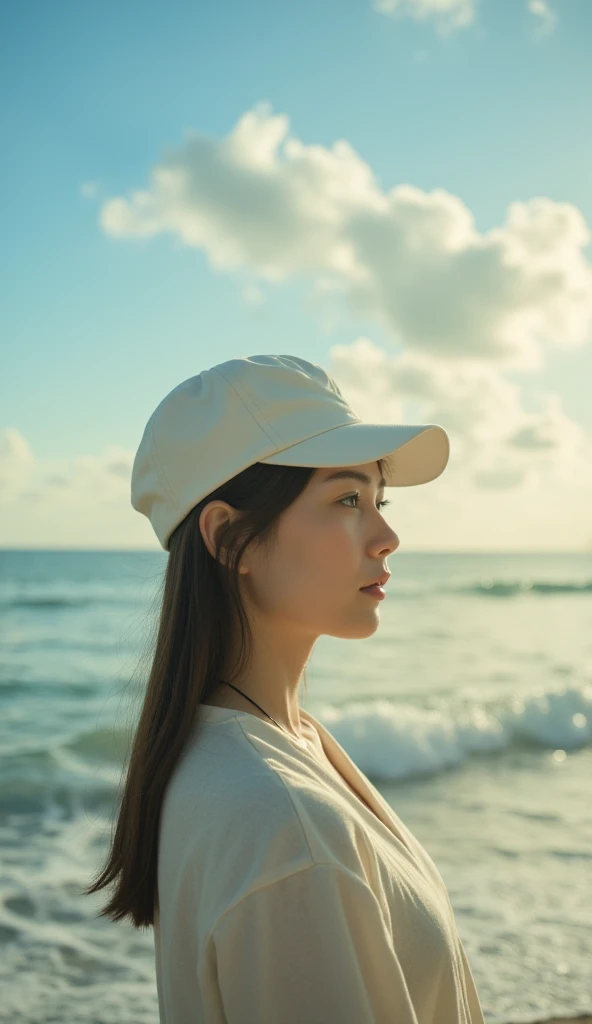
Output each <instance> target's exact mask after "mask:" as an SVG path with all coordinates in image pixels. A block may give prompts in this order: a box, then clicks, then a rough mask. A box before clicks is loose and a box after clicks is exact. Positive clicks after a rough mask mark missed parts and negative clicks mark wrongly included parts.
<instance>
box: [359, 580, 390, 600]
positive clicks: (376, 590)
mask: <svg viewBox="0 0 592 1024" xmlns="http://www.w3.org/2000/svg"><path fill="white" fill-rule="evenodd" d="M360 593H361V594H370V597H377V598H378V599H379V600H380V601H382V599H383V597H386V593H385V591H384V590H383V589H382V587H379V586H378V584H377V583H374V584H373V585H372V586H371V587H360Z"/></svg>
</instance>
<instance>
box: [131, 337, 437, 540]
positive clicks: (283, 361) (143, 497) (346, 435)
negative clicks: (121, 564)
mask: <svg viewBox="0 0 592 1024" xmlns="http://www.w3.org/2000/svg"><path fill="white" fill-rule="evenodd" d="M449 454H450V442H449V439H448V434H447V433H446V431H445V430H444V428H443V427H440V426H438V425H437V424H436V423H420V424H417V423H414V424H399V423H393V424H391V423H386V424H385V423H363V422H362V420H361V419H360V417H359V416H357V415H356V413H355V412H354V411H353V409H352V408H351V406H350V405H348V403H347V402H346V401H345V399H344V398H343V396H342V394H341V392H340V390H339V388H338V387H337V384H336V383H335V381H334V380H333V379H332V378H331V377H330V376H329V375H328V374H327V373H326V372H325V371H324V370H323V369H322V367H321V366H318V365H317V364H316V363H310V362H308V361H307V360H306V359H301V358H300V357H299V356H289V355H287V356H285V355H282V356H278V355H257V356H245V357H244V358H240V359H229V360H228V361H227V362H225V363H219V364H218V365H217V366H212V367H210V368H209V369H207V370H202V372H201V373H198V374H197V375H196V376H195V377H189V378H188V379H187V380H184V381H183V382H182V383H181V384H178V385H177V387H175V388H173V390H172V391H170V392H169V393H168V395H166V397H165V398H163V400H162V401H161V402H160V403H159V405H157V407H156V409H155V410H154V412H153V413H152V415H151V417H150V419H149V420H148V423H147V424H146V427H145V429H144V433H143V435H142V440H141V441H140V445H139V447H138V450H137V452H136V456H135V458H134V464H133V468H132V478H131V503H132V505H133V507H134V508H135V509H137V511H138V512H141V513H142V514H143V515H145V516H147V517H148V519H149V520H150V522H151V524H152V527H153V529H154V532H155V533H156V536H157V537H158V540H159V541H160V544H161V546H162V547H163V548H164V550H165V551H168V550H169V548H168V542H169V538H170V536H171V533H172V532H173V530H174V529H175V527H176V526H178V524H179V523H180V522H181V521H182V520H183V519H184V518H185V516H186V515H187V514H188V513H189V512H190V511H191V509H192V508H194V507H195V505H197V504H198V502H200V501H201V500H202V498H205V497H206V496H207V495H208V494H210V493H211V492H212V491H214V490H215V489H216V488H217V487H219V486H220V485H221V484H223V483H225V482H226V481H227V480H230V479H231V478H232V477H233V476H236V475H237V474H238V473H240V472H242V470H244V469H246V468H247V467H248V466H251V465H253V464H254V463H256V462H264V463H268V464H270V465H272V466H310V467H315V468H316V467H328V466H351V465H355V464H357V463H364V462H373V461H376V460H378V459H385V465H384V477H385V480H386V486H387V487H409V486H411V485H413V484H425V483H429V481H430V480H435V478H436V477H438V476H440V474H441V473H442V472H443V470H444V469H445V467H446V464H447V462H448V457H449Z"/></svg>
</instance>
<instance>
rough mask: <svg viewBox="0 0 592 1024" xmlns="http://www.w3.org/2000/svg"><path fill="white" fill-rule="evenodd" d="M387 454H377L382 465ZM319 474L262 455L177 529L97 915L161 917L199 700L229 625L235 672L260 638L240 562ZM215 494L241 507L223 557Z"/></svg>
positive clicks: (269, 535)
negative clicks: (161, 835)
mask: <svg viewBox="0 0 592 1024" xmlns="http://www.w3.org/2000/svg"><path fill="white" fill-rule="evenodd" d="M381 461H382V460H377V462H378V466H379V468H380V469H381V471H382V465H381ZM314 472H315V469H314V468H310V467H307V466H272V465H269V464H264V463H261V462H257V463H255V464H254V465H252V466H249V467H248V468H247V469H245V470H243V472H242V473H239V474H238V475H237V476H235V477H233V478H232V479H231V480H229V481H227V482H226V483H224V484H222V485H221V486H220V487H218V488H217V489H216V490H215V491H212V492H211V493H210V494H208V495H207V496H206V497H205V498H203V499H202V500H201V501H200V502H199V504H198V505H195V506H194V508H193V509H191V511H190V512H189V513H188V514H187V515H186V516H185V518H184V519H183V521H182V522H181V523H179V525H178V526H177V527H176V528H175V530H174V531H173V533H172V534H171V537H170V541H169V557H168V560H167V565H166V569H165V571H164V573H163V579H162V582H161V587H160V592H159V595H158V597H159V599H160V613H159V616H158V624H157V628H156V631H155V636H156V639H155V641H154V649H153V652H151V654H150V657H151V667H150V673H149V676H148V681H147V684H146V692H145V696H144V701H143V704H142V709H141V711H140V716H139V720H138V724H137V727H136V730H135V735H134V737H133V742H132V743H131V749H130V752H129V754H128V756H127V758H126V759H125V760H126V762H127V765H126V764H125V763H124V767H123V771H122V782H121V783H120V806H119V812H118V816H117V822H116V826H115V830H114V835H113V836H112V839H111V847H110V851H109V854H108V858H107V861H106V863H105V866H104V867H103V869H102V870H101V871H100V873H99V874H98V875H97V876H96V878H95V879H94V881H93V882H92V884H91V885H89V886H88V887H86V888H85V889H83V890H82V894H83V895H90V894H91V893H94V892H98V891H99V890H100V889H103V888H105V887H106V886H107V885H110V884H111V883H114V891H113V895H112V896H111V898H110V900H109V902H108V903H107V904H106V905H105V906H104V907H103V908H102V909H101V910H100V912H99V915H98V916H103V917H109V918H111V919H112V920H113V921H120V920H122V919H123V918H126V917H127V918H130V920H131V922H132V923H133V925H134V926H135V927H136V928H142V927H148V926H150V925H153V924H154V915H155V912H156V911H157V910H158V891H157V853H158V832H159V823H160V814H161V808H162V803H163V799H164V794H165V790H166V787H167V784H168V782H169V779H170V778H171V775H172V773H173V770H174V768H175V766H176V764H177V762H178V760H179V758H180V756H181V753H182V752H183V749H184V747H185V744H186V742H187V739H188V736H189V733H190V731H191V729H192V728H193V726H194V723H195V721H196V718H197V716H198V712H199V705H200V703H202V702H205V701H207V698H208V696H209V695H210V693H211V692H212V691H213V690H215V689H216V688H217V686H218V685H219V681H220V675H221V672H222V666H223V664H224V661H225V653H226V651H227V649H228V638H229V628H233V627H234V625H235V624H238V628H239V638H240V655H239V664H238V667H237V670H236V674H235V676H236V677H238V676H239V675H240V674H241V673H242V672H243V671H244V670H245V668H247V666H248V665H249V664H250V660H251V656H252V649H253V638H252V633H251V629H250V626H249V621H248V617H247V614H246V612H245V608H244V606H243V603H242V599H241V594H240V590H239V573H238V567H239V565H240V560H241V558H242V555H243V553H244V551H245V549H246V547H247V546H248V545H249V544H250V543H251V542H252V541H254V542H256V544H257V545H261V546H266V547H267V546H269V545H272V544H273V543H274V541H275V540H276V537H277V528H278V525H279V518H280V516H281V514H282V512H284V511H285V509H287V508H288V507H289V506H290V505H291V504H292V503H293V502H294V501H295V500H296V498H297V497H298V496H299V495H300V494H301V493H302V491H303V490H304V489H305V487H306V486H307V484H308V482H309V480H310V478H311V477H312V475H313V474H314ZM215 499H216V500H221V501H225V502H228V504H229V505H230V506H232V508H234V509H236V510H237V511H238V512H239V513H241V514H240V515H239V516H236V517H235V519H234V521H233V522H231V521H226V522H225V523H224V524H223V525H222V526H220V527H219V529H218V531H217V533H216V539H215V545H216V557H215V558H214V557H212V556H211V555H210V553H209V551H208V549H207V547H206V545H205V543H204V540H203V537H202V534H201V530H200V528H199V517H200V514H201V512H202V509H203V508H204V507H205V506H206V505H207V504H208V502H210V501H214V500H215ZM222 551H224V558H222V559H221V558H220V557H219V556H220V554H221V553H222ZM235 676H233V678H234V677H235ZM226 681H228V680H226ZM304 681H305V682H306V674H305V673H304Z"/></svg>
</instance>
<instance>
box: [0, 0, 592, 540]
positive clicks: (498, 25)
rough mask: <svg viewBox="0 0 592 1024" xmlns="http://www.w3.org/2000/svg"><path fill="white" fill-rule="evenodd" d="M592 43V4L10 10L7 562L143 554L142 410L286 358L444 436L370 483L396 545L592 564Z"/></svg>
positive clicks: (0, 508)
mask: <svg viewBox="0 0 592 1024" xmlns="http://www.w3.org/2000/svg"><path fill="white" fill-rule="evenodd" d="M591 33H592V5H590V3H589V2H588V0H570V2H569V3H568V2H567V0H555V2H554V3H553V2H550V3H544V2H543V0H480V2H478V0H475V2H474V3H473V2H472V0H380V2H378V0H376V2H374V4H373V3H372V2H371V0H355V2H354V0H347V2H346V3H344V2H340V3H336V2H328V3H323V4H318V3H314V4H313V3H310V2H305V3H299V4H292V5H288V4H277V3H268V2H266V3H261V2H250V3H248V4H244V3H240V4H239V3H237V2H233V3H230V4H225V5H218V6H217V5H205V4H189V3H167V4H166V5H165V4H164V3H154V2H142V3H139V2H136V0H126V3H125V4H116V3H113V2H107V3H103V4H101V5H92V4H80V3H66V2H56V3H54V4H52V5H46V4H41V3H30V2H26V0H25V2H22V3H20V4H19V5H12V6H11V9H10V10H9V9H8V8H6V7H5V8H4V12H3V14H2V31H1V32H0V39H1V42H0V49H1V56H2V62H1V66H2V71H1V72H0V73H1V75H2V86H3V88H2V96H3V100H2V115H3V122H4V124H3V128H4V131H3V136H4V139H5V142H6V143H7V144H6V148H5V152H4V156H3V161H2V170H1V174H2V177H3V180H4V188H3V193H4V197H5V203H4V211H3V212H4V216H3V221H4V224H5V235H6V236H7V237H6V239H5V245H4V248H3V256H2V276H3V280H4V282H5V283H6V284H7V286H8V287H7V299H5V301H4V303H3V312H2V314H1V316H2V320H1V324H2V348H3V354H4V358H3V360H2V365H3V373H2V380H1V382H0V546H7V547H100V548H108V547H123V548H138V547H143V548H153V547H157V544H158V542H157V541H156V538H155V537H154V535H153V533H152V531H151V528H150V525H149V524H148V523H147V521H146V520H145V519H144V517H141V516H139V515H138V513H137V512H135V511H134V510H133V509H132V508H131V506H130V503H129V472H130V470H131V462H132V460H133V455H134V453H135V449H136V447H137V445H138V443H139V440H140V437H141V434H142V431H143V428H144V425H145V422H146V420H147V418H148V416H149V415H150V413H151V412H152V410H153V409H154V407H155V406H156V404H158V402H159V401H160V400H161V398H162V397H164V395H165V394H166V393H167V392H168V391H169V390H170V389H171V388H173V387H174V386H175V385H176V384H177V383H179V382H180V381H181V380H183V379H185V378H187V377H189V376H192V375H194V374H196V373H199V372H200V370H201V369H203V368H205V367H206V366H210V365H213V364H214V363H218V362H222V361H223V360H225V359H230V358H234V357H236V356H240V355H246V354H255V353H258V352H278V353H281V352H284V353H285V352H292V353H294V354H297V355H300V356H303V357H304V358H307V359H310V360H312V361H314V362H317V363H320V364H321V365H323V366H324V367H325V368H326V369H327V370H328V371H329V372H330V373H333V375H334V376H335V379H336V380H337V382H338V383H339V385H340V387H342V390H343V391H344V394H345V395H346V397H347V398H348V399H349V400H350V401H351V403H352V405H353V406H354V408H355V409H356V410H357V411H359V413H360V414H361V415H362V416H364V418H367V419H368V420H370V421H371V420H376V421H378V422H389V421H391V422H396V421H397V417H399V418H400V420H401V421H402V422H409V421H417V422H438V423H441V425H442V426H444V427H445V429H447V430H448V432H449V434H450V437H451V445H452V454H451V461H450V464H449V467H447V470H446V471H445V473H444V474H443V475H442V477H441V478H439V480H438V481H434V482H433V483H431V484H430V485H428V487H427V488H426V489H424V488H422V489H421V490H418V489H416V488H402V489H401V491H400V493H399V490H397V491H395V490H394V489H393V490H392V491H391V492H390V494H388V495H387V496H388V497H391V498H393V499H394V501H393V504H392V505H391V506H390V507H389V509H388V510H387V512H385V517H386V518H388V520H389V522H391V523H393V525H395V527H396V529H397V532H398V533H399V535H400V538H401V550H404V549H407V550H484V551H486V550H500V551H509V550H591V549H592V525H591V520H592V517H591V515H590V512H591V510H592V459H591V453H592V402H591V401H590V393H591V383H592V344H591V341H592V337H591V336H592V326H591V324H592V284H591V279H592V270H591V259H592V246H591V245H590V241H589V239H590V235H589V230H590V225H591V224H592V189H591V187H590V166H591V164H592V160H591V157H592V153H591V149H592V142H591V136H590V132H589V131H588V130H587V124H588V121H589V107H590V98H591V95H592V91H591V85H592V71H591V69H590V61H589V40H590V38H591V37H592V35H591ZM290 140H292V149H290V148H289V147H290ZM230 143H232V145H233V148H232V150H231V152H230V154H229V150H228V147H229V144H230ZM163 167H168V168H169V169H171V168H173V169H174V170H175V171H176V172H182V175H183V176H184V178H183V180H186V181H187V182H188V184H187V187H181V186H180V185H179V183H178V181H177V184H176V185H175V186H174V188H173V190H172V191H171V189H169V190H168V191H167V190H165V192H163V191H162V188H160V189H159V186H158V184H157V181H156V177H155V172H158V170H159V168H161V169H162V168H163ZM139 193H145V198H146V200H147V202H145V204H144V206H141V205H140V204H138V202H137V196H138V194H139ZM337 194H338V197H337V198H335V197H336V195H337ZM303 211H305V212H304V213H303ZM352 211H353V213H352ZM354 214H355V215H354ZM329 222H330V225H331V226H330V228H328V226H327V225H328V223H329ZM344 252H347V259H346V261H345V263H344V264H343V265H342V264H341V263H340V260H341V258H342V257H343V253H344ZM508 262H510V264H511V269H509V268H508ZM360 268H363V275H362V276H363V277H364V279H365V280H366V284H365V285H364V286H363V287H362V286H360V285H359V280H360V276H359V271H360ZM410 370H411V371H413V373H412V374H410V372H409V371H410ZM413 375H414V379H417V376H418V375H419V376H420V378H421V386H420V387H419V388H417V387H416V388H415V390H414V389H413V388H410V387H409V385H408V382H409V378H410V376H413ZM386 379H388V381H389V390H388V391H387V392H385V391H384V386H383V383H384V380H386ZM381 382H382V383H381Z"/></svg>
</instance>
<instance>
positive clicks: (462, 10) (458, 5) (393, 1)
mask: <svg viewBox="0 0 592 1024" xmlns="http://www.w3.org/2000/svg"><path fill="white" fill-rule="evenodd" d="M492 5H493V0H492ZM372 7H373V10H375V11H378V13H379V14H386V15H389V16H390V17H394V18H411V19H412V20H413V21H419V22H425V21H430V22H432V23H433V25H434V27H435V28H436V30H437V31H438V32H439V34H440V35H442V36H446V35H450V34H451V33H452V32H456V31H457V30H458V29H463V28H469V26H471V25H473V24H474V23H475V20H476V10H477V0H373V4H372ZM527 9H528V11H530V13H531V14H534V15H535V16H536V17H537V18H539V19H540V21H539V29H540V33H539V34H546V33H549V32H552V30H553V29H554V28H555V26H556V24H557V15H556V13H555V11H553V10H552V9H551V5H550V3H549V0H527Z"/></svg>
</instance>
